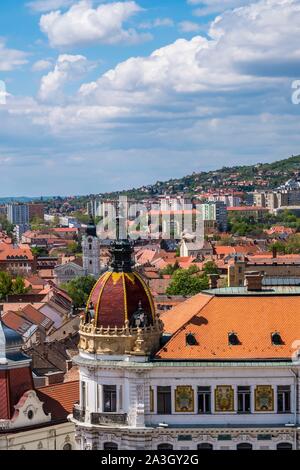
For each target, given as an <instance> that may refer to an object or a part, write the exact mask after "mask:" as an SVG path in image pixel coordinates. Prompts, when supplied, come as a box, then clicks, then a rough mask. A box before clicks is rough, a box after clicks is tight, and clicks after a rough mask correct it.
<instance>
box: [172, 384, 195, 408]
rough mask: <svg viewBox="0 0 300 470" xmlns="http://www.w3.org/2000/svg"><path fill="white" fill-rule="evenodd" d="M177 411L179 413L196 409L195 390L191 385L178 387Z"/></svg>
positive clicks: (176, 392)
mask: <svg viewBox="0 0 300 470" xmlns="http://www.w3.org/2000/svg"><path fill="white" fill-rule="evenodd" d="M175 411H176V412H178V413H192V412H193V411H194V390H193V387H191V386H190V385H179V386H178V387H176V390H175Z"/></svg>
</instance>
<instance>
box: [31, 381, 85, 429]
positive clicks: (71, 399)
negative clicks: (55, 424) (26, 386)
mask: <svg viewBox="0 0 300 470" xmlns="http://www.w3.org/2000/svg"><path fill="white" fill-rule="evenodd" d="M37 395H38V397H39V399H40V400H41V401H42V402H43V403H44V411H45V413H47V414H48V413H51V417H52V420H53V421H66V420H67V416H68V415H69V414H70V413H72V410H73V407H74V404H75V403H77V402H78V401H79V381H78V380H76V381H74V382H64V383H61V384H55V385H48V386H46V387H41V388H39V389H38V390H37Z"/></svg>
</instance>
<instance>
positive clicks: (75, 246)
mask: <svg viewBox="0 0 300 470" xmlns="http://www.w3.org/2000/svg"><path fill="white" fill-rule="evenodd" d="M66 252H67V254H68V255H75V254H76V253H81V252H82V250H81V245H80V244H79V243H77V242H76V241H75V240H74V241H73V242H71V243H69V244H68V247H67V250H66Z"/></svg>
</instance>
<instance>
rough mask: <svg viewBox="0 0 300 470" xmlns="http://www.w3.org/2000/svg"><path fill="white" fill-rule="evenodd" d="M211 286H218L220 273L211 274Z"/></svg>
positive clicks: (213, 287) (212, 287)
mask: <svg viewBox="0 0 300 470" xmlns="http://www.w3.org/2000/svg"><path fill="white" fill-rule="evenodd" d="M208 278H209V288H210V289H217V288H218V279H219V278H220V276H219V274H209V276H208Z"/></svg>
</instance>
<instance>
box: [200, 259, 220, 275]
mask: <svg viewBox="0 0 300 470" xmlns="http://www.w3.org/2000/svg"><path fill="white" fill-rule="evenodd" d="M203 272H204V273H205V274H206V275H208V274H218V273H219V270H218V266H217V265H216V263H215V262H214V261H207V262H206V263H205V265H204V267H203Z"/></svg>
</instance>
